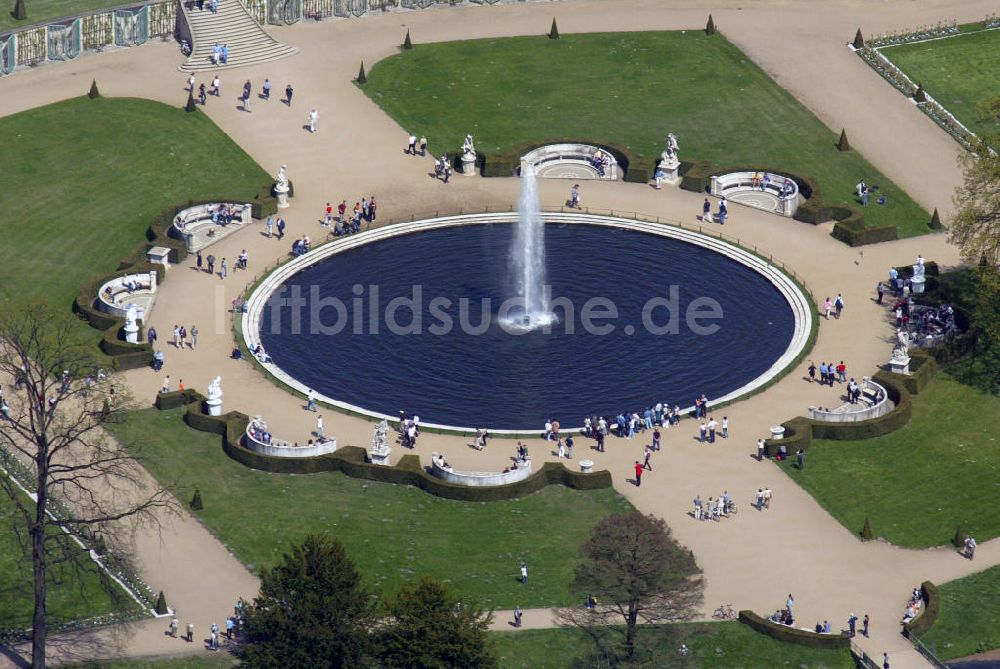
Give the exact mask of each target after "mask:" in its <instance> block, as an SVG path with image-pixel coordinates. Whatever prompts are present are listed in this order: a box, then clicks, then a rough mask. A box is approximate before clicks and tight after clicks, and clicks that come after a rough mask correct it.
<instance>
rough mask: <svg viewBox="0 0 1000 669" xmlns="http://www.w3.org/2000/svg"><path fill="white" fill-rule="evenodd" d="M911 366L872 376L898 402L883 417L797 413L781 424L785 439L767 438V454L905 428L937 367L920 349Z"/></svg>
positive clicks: (792, 450) (860, 438) (861, 437)
mask: <svg viewBox="0 0 1000 669" xmlns="http://www.w3.org/2000/svg"><path fill="white" fill-rule="evenodd" d="M910 367H911V370H912V371H913V373H912V374H911V375H909V376H906V375H903V374H893V373H891V372H886V371H881V370H880V371H878V372H876V373H875V375H874V376H873V377H872V379H873V380H874V381H876V382H877V383H879V384H881V385H882V386H884V387H885V391H886V393H888V395H889V399H890V400H892V401H893V402H894V403H895V404H896V406H895V407H894V408H893V410H892V411H890V412H889V413H887V414H885V415H884V416H879V417H878V418H872V419H870V420H863V421H858V422H856V423H828V422H825V421H818V420H812V419H809V418H806V417H805V416H796V417H795V418H792V419H791V420H788V421H785V422H784V423H782V424H781V426H782V427H784V428H785V436H784V438H782V439H780V440H774V439H767V440H766V441H765V442H764V444H765V453H766V454H767V455H768V456H772V455H774V454H775V453H777V450H778V447H779V446H781V445H784V446H785V449H786V450H787V452H788V454H789V455H791V454H792V453H794V452H795V451H797V450H798V449H800V448H801V449H802V450H803V451H806V450H808V449H809V445H810V444H811V443H812V440H813V438H814V437H815V438H816V439H830V440H836V441H860V440H862V439H871V438H872V437H881V436H882V435H886V434H889V433H891V432H895V431H896V430H898V429H900V428H901V427H904V426H905V425H906V424H907V423H909V422H910V417H911V416H912V415H913V399H912V396H913V395H916V394H919V393H920V391H922V390H923V389H924V388H925V387H926V385H927V383H928V382H930V380H931V379H932V378H933V377H934V374H935V373H936V372H937V369H938V367H937V364H936V363H935V362H934V360H933V358H931V357H930V355H928V354H927V353H926V352H925V351H919V350H914V351H911V359H910Z"/></svg>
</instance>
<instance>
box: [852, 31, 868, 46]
mask: <svg viewBox="0 0 1000 669" xmlns="http://www.w3.org/2000/svg"><path fill="white" fill-rule="evenodd" d="M854 48H855V49H864V48H865V37H864V35H862V34H861V28H858V32H857V33H855V35H854Z"/></svg>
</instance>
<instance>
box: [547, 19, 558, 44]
mask: <svg viewBox="0 0 1000 669" xmlns="http://www.w3.org/2000/svg"><path fill="white" fill-rule="evenodd" d="M549 39H559V26H557V25H556V20H555V18H553V19H552V27H551V28H549Z"/></svg>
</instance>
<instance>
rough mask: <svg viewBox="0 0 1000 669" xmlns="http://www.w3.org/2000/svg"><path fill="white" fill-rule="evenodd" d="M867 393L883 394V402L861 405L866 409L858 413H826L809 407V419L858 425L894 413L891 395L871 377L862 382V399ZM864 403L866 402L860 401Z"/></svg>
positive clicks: (817, 408)
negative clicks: (890, 399)
mask: <svg viewBox="0 0 1000 669" xmlns="http://www.w3.org/2000/svg"><path fill="white" fill-rule="evenodd" d="M865 391H869V392H871V393H872V394H874V395H875V396H878V394H879V393H881V396H882V401H880V402H877V403H875V404H872V405H868V404H866V403H865V404H861V406H864V407H866V408H864V409H859V410H857V411H825V410H823V409H820V408H819V407H809V418H811V419H813V420H818V421H823V422H824V423H857V422H860V421H863V420H870V419H872V418H879V417H881V416H884V415H886V414H887V413H889V412H890V411H892V407H893V404H892V402H890V401H889V393H887V392H886V390H885V388H883V387H882V386H880V385H879V384H877V383H875V382H874V381H872V380H871V379H870V378H869V377H867V376H866V377H864V379H863V380H862V382H861V392H862V398H863V397H864V393H865ZM860 401H861V402H863V401H864V400H863V399H862V400H860Z"/></svg>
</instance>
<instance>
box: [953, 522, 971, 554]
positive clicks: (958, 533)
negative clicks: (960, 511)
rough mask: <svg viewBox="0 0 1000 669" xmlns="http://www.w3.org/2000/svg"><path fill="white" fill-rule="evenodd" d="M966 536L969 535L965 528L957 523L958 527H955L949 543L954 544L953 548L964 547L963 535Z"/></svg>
mask: <svg viewBox="0 0 1000 669" xmlns="http://www.w3.org/2000/svg"><path fill="white" fill-rule="evenodd" d="M967 536H969V535H968V534H967V533H966V532H965V529H964V528H963V527H962V526H961V525H959V526H958V527H956V528H955V536H953V537H952V538H951V545H952V546H954V547H955V548H964V547H965V537H967Z"/></svg>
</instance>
